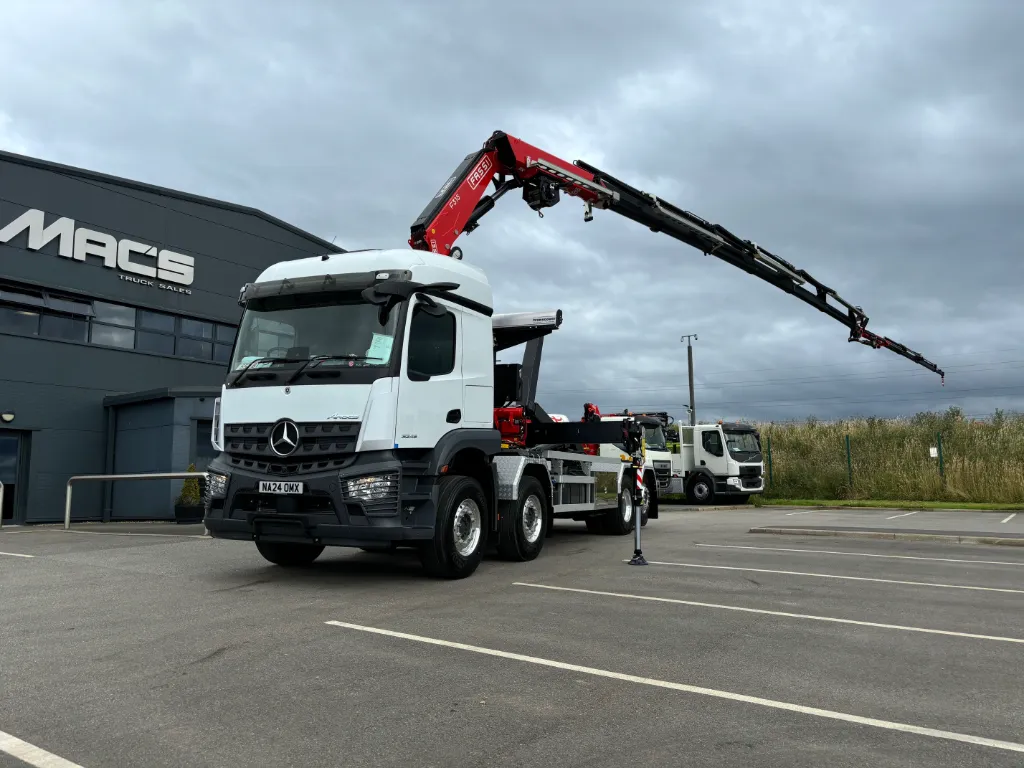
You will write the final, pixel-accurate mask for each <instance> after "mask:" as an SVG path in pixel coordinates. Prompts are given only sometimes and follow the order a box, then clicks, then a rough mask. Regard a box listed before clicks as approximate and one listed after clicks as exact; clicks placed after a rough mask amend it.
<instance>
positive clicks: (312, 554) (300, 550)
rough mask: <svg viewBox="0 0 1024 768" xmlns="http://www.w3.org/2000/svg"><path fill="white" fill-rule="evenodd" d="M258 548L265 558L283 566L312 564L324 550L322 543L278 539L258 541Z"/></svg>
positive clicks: (296, 566) (293, 566)
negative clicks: (296, 542) (303, 542)
mask: <svg viewBox="0 0 1024 768" xmlns="http://www.w3.org/2000/svg"><path fill="white" fill-rule="evenodd" d="M256 549H257V550H259V553H260V554H261V555H263V558H264V559H265V560H268V561H270V562H271V563H273V564H274V565H280V566H281V567H282V568H300V567H302V566H304V565H310V564H311V563H312V562H313V561H314V560H316V559H317V558H318V557H320V553H321V552H323V551H324V547H323V545H322V544H292V543H285V542H278V541H257V542H256Z"/></svg>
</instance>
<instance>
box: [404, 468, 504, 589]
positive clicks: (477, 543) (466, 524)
mask: <svg viewBox="0 0 1024 768" xmlns="http://www.w3.org/2000/svg"><path fill="white" fill-rule="evenodd" d="M439 485H440V490H439V493H438V500H437V516H436V518H435V520H434V536H433V538H432V539H431V540H430V541H425V542H423V544H422V545H421V546H420V562H421V563H422V564H423V569H424V570H425V571H426V572H427V574H429V575H430V576H433V577H435V578H442V579H464V578H466V577H467V576H469V575H471V574H472V573H473V571H475V570H476V569H477V566H479V565H480V561H481V560H482V559H483V556H484V549H485V548H486V546H487V527H488V520H489V518H490V515H489V513H488V509H487V498H486V497H485V496H484V489H483V488H482V487H481V485H480V483H478V482H477V481H476V480H474V479H473V478H472V477H466V476H465V475H452V476H448V477H442V478H441V481H440V484H439Z"/></svg>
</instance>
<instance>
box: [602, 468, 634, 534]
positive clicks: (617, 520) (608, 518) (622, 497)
mask: <svg viewBox="0 0 1024 768" xmlns="http://www.w3.org/2000/svg"><path fill="white" fill-rule="evenodd" d="M633 482H634V480H633V474H632V473H628V474H624V475H623V476H622V487H621V488H620V489H619V503H618V506H616V507H614V508H612V509H609V510H608V511H607V512H606V513H605V516H604V529H605V533H609V534H611V535H612V536H624V535H626V534H627V533H629V532H630V531H632V530H633V518H634V517H636V515H635V514H634V510H633Z"/></svg>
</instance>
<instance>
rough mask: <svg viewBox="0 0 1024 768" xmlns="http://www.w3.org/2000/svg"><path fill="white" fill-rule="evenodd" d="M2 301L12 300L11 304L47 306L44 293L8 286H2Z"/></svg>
mask: <svg viewBox="0 0 1024 768" xmlns="http://www.w3.org/2000/svg"><path fill="white" fill-rule="evenodd" d="M0 301H4V302H10V303H11V304H29V305H31V306H35V307H44V306H46V301H45V299H43V294H42V293H40V292H38V291H33V290H30V289H22V288H13V287H12V288H8V287H5V286H0Z"/></svg>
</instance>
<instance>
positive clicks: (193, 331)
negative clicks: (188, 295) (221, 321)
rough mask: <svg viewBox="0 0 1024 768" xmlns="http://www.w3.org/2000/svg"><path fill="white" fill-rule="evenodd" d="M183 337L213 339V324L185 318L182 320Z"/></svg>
mask: <svg viewBox="0 0 1024 768" xmlns="http://www.w3.org/2000/svg"><path fill="white" fill-rule="evenodd" d="M181 335H182V336H192V337H193V338H197V339H212V338H213V323H206V322H203V321H202V320H193V319H192V318H191V317H183V318H181Z"/></svg>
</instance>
